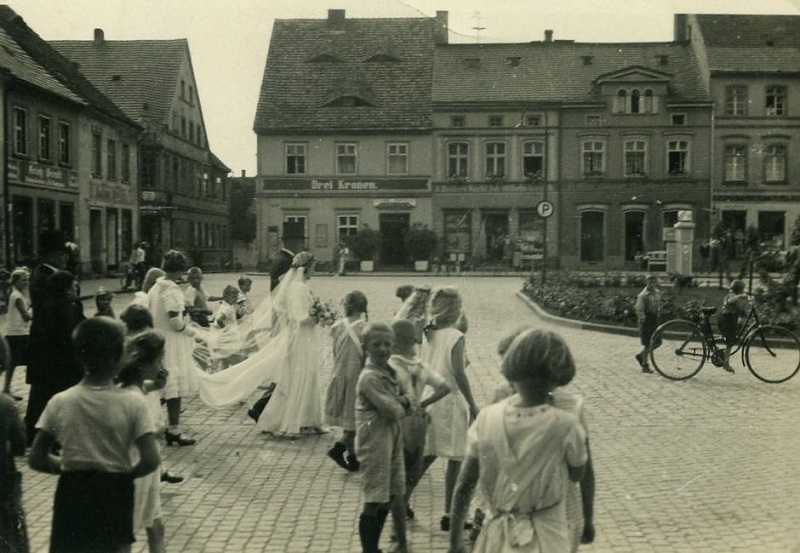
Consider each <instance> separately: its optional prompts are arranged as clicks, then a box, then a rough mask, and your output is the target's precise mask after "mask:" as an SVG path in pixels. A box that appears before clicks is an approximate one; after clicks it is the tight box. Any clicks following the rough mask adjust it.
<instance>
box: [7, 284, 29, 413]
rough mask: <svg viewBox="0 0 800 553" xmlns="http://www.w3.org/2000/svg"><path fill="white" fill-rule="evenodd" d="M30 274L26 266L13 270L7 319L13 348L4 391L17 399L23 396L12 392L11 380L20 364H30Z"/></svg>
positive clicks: (8, 338) (8, 335)
mask: <svg viewBox="0 0 800 553" xmlns="http://www.w3.org/2000/svg"><path fill="white" fill-rule="evenodd" d="M29 283H30V274H29V273H28V270H27V269H25V268H20V269H14V270H13V271H12V272H11V294H10V295H9V296H8V317H7V320H6V340H7V341H8V347H9V348H10V349H11V357H10V358H9V363H8V366H7V367H4V368H5V369H6V379H5V384H4V385H3V391H4V392H5V393H7V394H9V395H11V396H12V397H13V398H14V400H15V401H20V400H22V398H21V397H19V396H15V395H12V394H11V381H12V379H13V378H14V369H15V368H16V367H17V366H19V365H27V364H28V336H29V335H30V333H31V320H33V311H31V298H30V296H29V295H28V285H29Z"/></svg>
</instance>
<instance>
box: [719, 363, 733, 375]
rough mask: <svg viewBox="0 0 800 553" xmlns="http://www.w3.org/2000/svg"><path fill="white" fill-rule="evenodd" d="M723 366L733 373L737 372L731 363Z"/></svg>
mask: <svg viewBox="0 0 800 553" xmlns="http://www.w3.org/2000/svg"><path fill="white" fill-rule="evenodd" d="M722 368H723V369H725V370H726V371H727V372H729V373H731V374H734V373H735V372H736V371H734V370H733V367H731V366H730V365H725V366H724V367H722Z"/></svg>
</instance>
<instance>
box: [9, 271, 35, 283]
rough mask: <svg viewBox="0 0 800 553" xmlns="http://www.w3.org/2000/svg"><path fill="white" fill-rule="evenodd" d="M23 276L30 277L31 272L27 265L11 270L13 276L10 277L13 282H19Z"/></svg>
mask: <svg viewBox="0 0 800 553" xmlns="http://www.w3.org/2000/svg"><path fill="white" fill-rule="evenodd" d="M23 276H26V277H28V278H30V276H31V274H30V273H29V272H28V269H26V268H25V267H18V268H16V269H14V270H13V271H11V277H10V278H11V284H16V283H17V282H19V280H20V279H21V278H22V277H23Z"/></svg>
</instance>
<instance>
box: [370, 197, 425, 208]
mask: <svg viewBox="0 0 800 553" xmlns="http://www.w3.org/2000/svg"><path fill="white" fill-rule="evenodd" d="M372 205H373V207H376V208H378V209H392V208H395V209H398V208H406V209H407V208H412V207H416V206H417V200H416V199H414V198H386V199H380V200H374V201H373V202H372Z"/></svg>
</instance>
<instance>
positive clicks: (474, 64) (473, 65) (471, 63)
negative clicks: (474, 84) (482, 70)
mask: <svg viewBox="0 0 800 553" xmlns="http://www.w3.org/2000/svg"><path fill="white" fill-rule="evenodd" d="M464 63H465V64H466V65H467V67H469V68H470V69H477V68H478V67H480V65H481V60H480V58H464Z"/></svg>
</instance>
